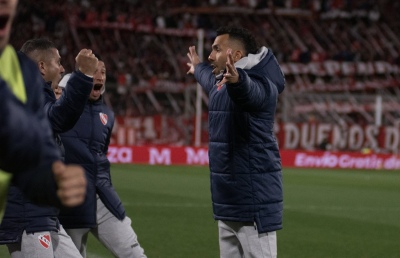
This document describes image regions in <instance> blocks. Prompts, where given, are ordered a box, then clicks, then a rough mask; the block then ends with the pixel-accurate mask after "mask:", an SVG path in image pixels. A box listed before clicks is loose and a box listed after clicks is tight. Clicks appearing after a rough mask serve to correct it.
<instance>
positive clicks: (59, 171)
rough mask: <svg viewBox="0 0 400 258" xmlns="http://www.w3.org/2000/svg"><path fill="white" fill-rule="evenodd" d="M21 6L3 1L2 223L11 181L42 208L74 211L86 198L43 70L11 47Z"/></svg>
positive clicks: (0, 61) (0, 95)
mask: <svg viewBox="0 0 400 258" xmlns="http://www.w3.org/2000/svg"><path fill="white" fill-rule="evenodd" d="M17 3H18V0H0V118H1V120H2V122H1V123H0V170H1V172H0V217H2V215H3V212H4V203H5V196H6V195H7V189H8V184H9V183H10V180H12V182H13V184H14V185H16V186H18V187H19V188H20V189H21V190H22V191H23V193H25V194H26V195H27V197H28V198H30V199H31V200H32V201H33V202H35V203H39V204H40V203H43V204H50V205H55V206H61V205H64V206H68V207H72V206H76V205H79V204H81V203H82V202H83V201H84V198H85V194H86V178H85V175H84V171H83V169H82V168H81V167H79V166H75V165H69V166H66V165H64V163H62V162H61V161H60V155H59V150H58V148H57V147H56V145H55V143H54V141H53V138H52V132H51V129H50V125H49V122H48V120H47V118H46V116H45V113H44V111H43V92H42V88H41V86H42V84H41V82H42V78H41V77H40V73H39V71H38V68H37V66H36V65H35V64H34V63H33V62H32V61H31V60H30V59H29V58H28V57H25V56H23V55H19V54H17V53H16V52H15V50H14V49H13V48H12V47H11V46H10V45H8V41H9V37H10V32H11V24H12V21H13V18H14V16H15V12H16V7H17ZM5 171H7V172H5Z"/></svg>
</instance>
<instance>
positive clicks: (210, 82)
mask: <svg viewBox="0 0 400 258" xmlns="http://www.w3.org/2000/svg"><path fill="white" fill-rule="evenodd" d="M212 70H213V69H212V67H211V66H210V65H208V64H207V63H200V64H198V65H196V67H195V69H194V77H195V78H196V80H197V82H198V83H199V84H200V85H201V87H203V89H204V90H205V91H206V92H207V94H208V93H209V92H210V91H211V89H212V87H214V86H215V83H216V79H215V76H214V74H213V73H212Z"/></svg>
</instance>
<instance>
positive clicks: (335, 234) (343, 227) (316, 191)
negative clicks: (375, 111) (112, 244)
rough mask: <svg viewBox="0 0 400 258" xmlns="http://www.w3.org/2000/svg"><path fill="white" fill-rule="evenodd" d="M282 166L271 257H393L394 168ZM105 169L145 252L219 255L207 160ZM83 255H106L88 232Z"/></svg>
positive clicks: (397, 219) (397, 232) (397, 181)
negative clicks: (278, 225)
mask: <svg viewBox="0 0 400 258" xmlns="http://www.w3.org/2000/svg"><path fill="white" fill-rule="evenodd" d="M283 173H284V196H285V200H284V207H285V209H284V223H283V227H284V229H283V230H281V231H278V257H280V258H303V257H304V258H313V257H315V258H329V257H332V258H336V257H337V258H345V257H349V258H353V257H354V258H372V257H377V258H378V257H379V258H392V257H393V258H394V257H400V172H399V171H378V170H377V171H359V170H318V169H284V172H283ZM112 177H113V184H114V187H115V188H116V190H117V192H118V194H119V195H120V197H121V199H122V201H123V203H124V206H125V208H126V212H127V215H128V216H129V217H130V218H131V219H132V226H133V228H134V229H135V231H136V233H137V235H138V238H139V242H140V243H141V245H142V246H143V247H144V249H145V252H146V254H147V256H148V257H149V258H156V257H160V258H209V257H210V258H211V257H219V251H218V236H217V232H218V229H217V223H216V222H215V221H214V220H213V218H212V209H211V201H210V190H209V189H210V187H209V173H208V168H207V167H188V166H142V165H112ZM0 257H9V255H8V252H7V250H6V248H5V247H4V246H0ZM88 257H89V258H108V257H113V256H112V255H111V254H110V253H109V252H108V251H107V250H106V249H105V248H104V247H103V246H101V244H99V243H98V241H97V240H96V239H94V238H93V236H91V237H89V243H88Z"/></svg>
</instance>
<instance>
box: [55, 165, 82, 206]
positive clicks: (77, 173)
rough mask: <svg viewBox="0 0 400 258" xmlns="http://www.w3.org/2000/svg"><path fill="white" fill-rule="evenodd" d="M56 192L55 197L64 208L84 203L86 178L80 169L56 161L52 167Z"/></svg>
mask: <svg viewBox="0 0 400 258" xmlns="http://www.w3.org/2000/svg"><path fill="white" fill-rule="evenodd" d="M52 170H53V174H54V178H55V180H56V183H57V186H58V190H57V196H58V198H59V199H60V201H61V203H62V204H63V205H64V206H66V207H74V206H77V205H80V204H82V203H83V202H84V200H85V196H86V184H87V182H86V177H85V171H84V170H83V168H82V167H80V166H77V165H64V163H62V162H61V161H56V162H54V163H53V166H52Z"/></svg>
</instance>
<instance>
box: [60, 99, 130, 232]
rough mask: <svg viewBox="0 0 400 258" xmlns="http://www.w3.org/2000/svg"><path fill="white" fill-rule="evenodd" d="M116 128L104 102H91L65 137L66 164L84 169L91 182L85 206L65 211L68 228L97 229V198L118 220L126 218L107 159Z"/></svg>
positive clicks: (112, 115)
mask: <svg viewBox="0 0 400 258" xmlns="http://www.w3.org/2000/svg"><path fill="white" fill-rule="evenodd" d="M113 126H114V113H113V112H112V111H111V110H110V109H109V108H108V107H107V106H106V105H105V104H104V103H103V99H102V98H100V99H99V100H97V101H95V102H92V101H90V100H89V101H87V103H86V106H85V109H84V110H83V113H82V116H81V117H80V118H79V120H78V122H77V123H76V124H75V126H74V127H73V128H72V129H71V130H69V131H68V132H65V133H63V134H61V139H62V142H63V144H64V147H65V162H66V163H67V164H68V163H74V164H79V165H81V166H82V167H83V168H84V169H85V171H86V178H87V181H88V182H87V192H86V199H85V202H84V204H82V205H80V206H78V207H76V208H72V209H61V212H60V216H59V218H60V221H61V224H62V225H63V227H64V228H94V227H96V225H97V223H96V194H97V195H99V197H100V199H101V200H102V202H103V203H104V205H105V206H106V207H107V208H108V209H109V210H110V211H111V213H112V214H113V215H114V216H115V217H117V218H118V219H120V220H122V219H123V218H125V210H124V207H123V206H122V203H121V200H120V199H119V197H118V195H117V193H116V191H115V190H114V188H113V186H112V183H111V175H110V162H109V161H108V159H107V152H108V144H109V143H110V137H111V132H112V128H113Z"/></svg>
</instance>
